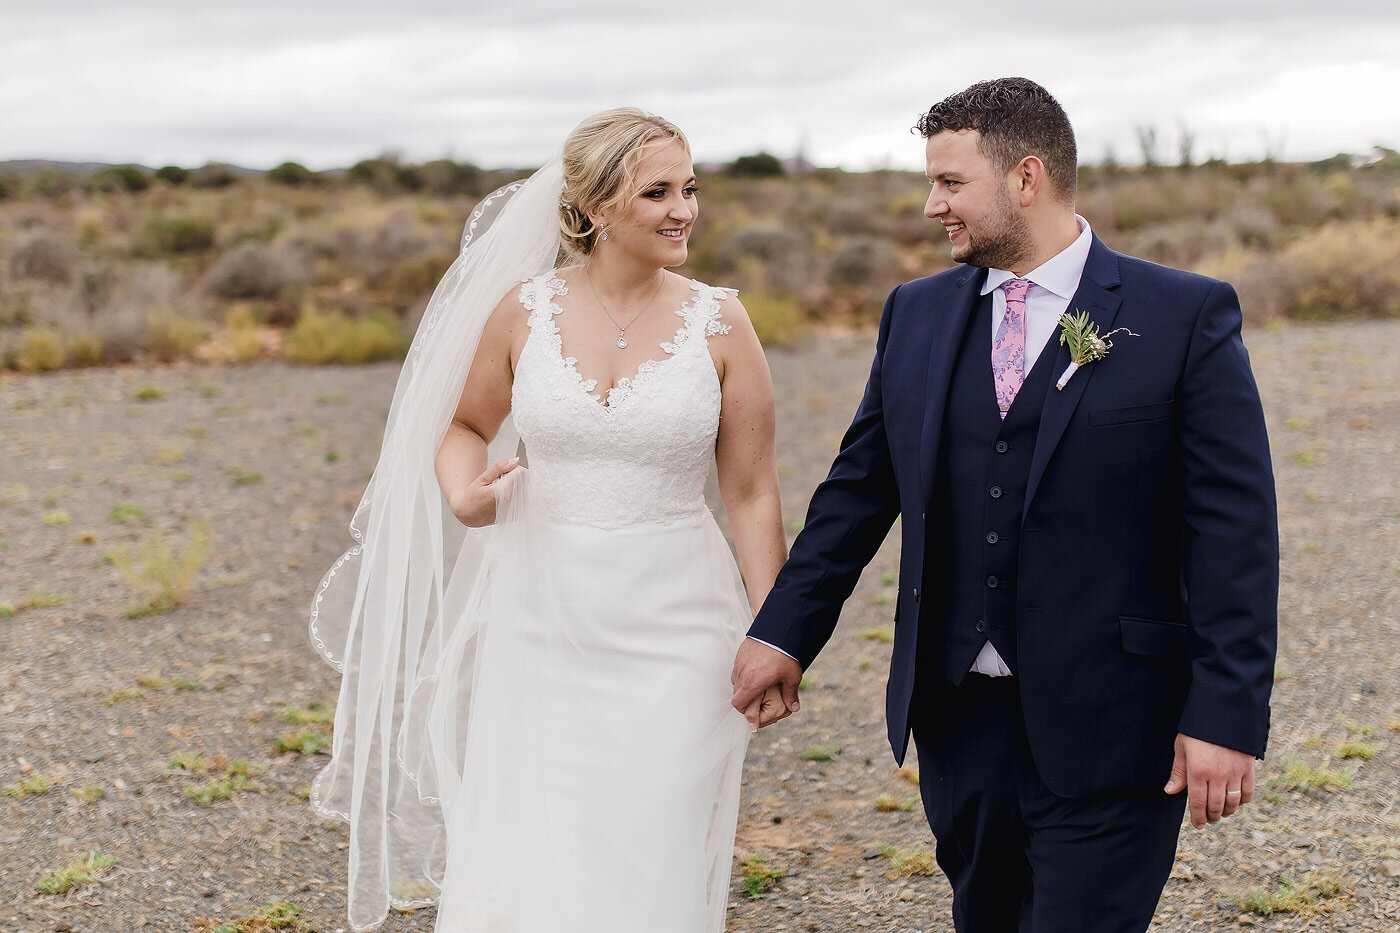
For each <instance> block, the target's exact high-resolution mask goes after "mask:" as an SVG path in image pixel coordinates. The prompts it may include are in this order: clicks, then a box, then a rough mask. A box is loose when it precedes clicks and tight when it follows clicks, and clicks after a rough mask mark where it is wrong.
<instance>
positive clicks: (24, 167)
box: [0, 159, 267, 176]
mask: <svg viewBox="0 0 1400 933" xmlns="http://www.w3.org/2000/svg"><path fill="white" fill-rule="evenodd" d="M114 165H136V167H137V168H139V169H141V170H142V171H145V172H154V171H155V169H154V168H152V167H151V166H149V165H140V164H138V163H133V162H60V161H57V160H54V159H12V160H10V161H8V162H0V174H9V175H37V174H39V173H40V172H72V173H73V174H75V175H91V174H92V173H93V172H96V171H99V170H101V169H104V168H111V167H112V166H114ZM191 167H193V166H191ZM229 168H230V169H232V170H233V171H234V173H236V174H238V175H249V176H253V175H265V174H267V173H266V172H265V171H263V170H262V169H256V168H244V167H242V166H241V165H230V166H229Z"/></svg>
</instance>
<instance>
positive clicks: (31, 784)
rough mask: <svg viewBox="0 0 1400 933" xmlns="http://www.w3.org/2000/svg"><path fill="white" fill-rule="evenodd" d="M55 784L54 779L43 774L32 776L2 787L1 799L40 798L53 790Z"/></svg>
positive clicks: (0, 791) (0, 790) (0, 789)
mask: <svg viewBox="0 0 1400 933" xmlns="http://www.w3.org/2000/svg"><path fill="white" fill-rule="evenodd" d="M55 783H56V782H55V781H54V779H53V778H48V777H44V776H43V775H42V774H32V775H30V776H29V777H26V778H20V780H19V781H17V782H16V783H14V784H7V785H5V786H4V787H0V797H39V796H42V795H44V794H47V793H48V792H49V791H51V790H53V788H54V784H55Z"/></svg>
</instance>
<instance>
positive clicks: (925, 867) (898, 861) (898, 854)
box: [880, 846, 938, 878]
mask: <svg viewBox="0 0 1400 933" xmlns="http://www.w3.org/2000/svg"><path fill="white" fill-rule="evenodd" d="M880 854H881V855H883V856H884V857H885V858H887V859H889V860H890V869H891V870H892V871H893V872H894V873H895V874H896V875H898V876H902V877H905V878H913V877H914V876H915V875H932V874H934V873H935V872H937V871H938V863H937V862H935V861H934V859H933V853H932V852H929V851H927V850H925V849H922V848H916V849H910V850H908V851H905V850H902V849H896V848H895V847H894V846H881V847H880Z"/></svg>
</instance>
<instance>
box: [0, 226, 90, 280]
mask: <svg viewBox="0 0 1400 933" xmlns="http://www.w3.org/2000/svg"><path fill="white" fill-rule="evenodd" d="M77 266H78V252H77V250H75V249H74V248H73V245H72V244H71V243H66V242H64V241H63V240H60V239H58V238H57V237H54V236H50V235H49V234H46V233H39V234H35V235H33V236H30V237H28V238H26V239H24V240H22V241H21V242H20V243H19V244H17V245H16V246H15V248H14V250H13V251H12V252H11V253H10V274H11V275H12V276H14V277H15V278H17V279H37V280H39V281H42V282H53V283H54V284H57V285H66V284H68V283H69V282H71V281H73V274H74V272H76V271H77Z"/></svg>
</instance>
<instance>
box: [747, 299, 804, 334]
mask: <svg viewBox="0 0 1400 933" xmlns="http://www.w3.org/2000/svg"><path fill="white" fill-rule="evenodd" d="M741 300H742V301H743V303H744V308H745V310H747V311H748V312H749V320H750V321H751V322H753V329H754V332H755V333H757V334H758V339H759V342H760V343H762V344H763V345H764V346H779V345H781V344H785V343H787V342H789V341H790V340H792V339H793V338H794V337H796V336H797V335H798V334H799V333H801V331H802V328H803V323H804V321H803V316H802V309H801V308H799V307H798V306H797V302H795V301H793V300H792V299H791V298H789V297H787V296H786V295H775V294H773V293H772V292H768V291H764V290H763V289H756V290H754V291H750V292H745V293H744V294H743V295H742V296H741Z"/></svg>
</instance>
